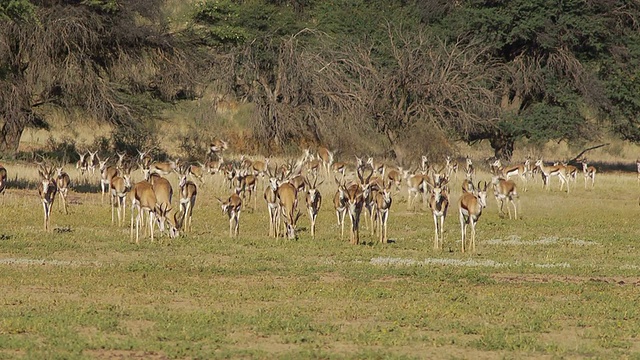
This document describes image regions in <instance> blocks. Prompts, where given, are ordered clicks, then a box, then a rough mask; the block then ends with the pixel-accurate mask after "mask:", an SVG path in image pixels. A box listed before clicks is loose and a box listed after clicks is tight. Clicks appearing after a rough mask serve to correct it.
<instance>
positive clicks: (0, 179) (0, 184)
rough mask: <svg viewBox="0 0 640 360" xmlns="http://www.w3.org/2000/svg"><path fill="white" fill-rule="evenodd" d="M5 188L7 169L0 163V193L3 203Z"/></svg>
mask: <svg viewBox="0 0 640 360" xmlns="http://www.w3.org/2000/svg"><path fill="white" fill-rule="evenodd" d="M6 189H7V169H5V168H4V166H2V164H0V194H2V203H3V204H4V192H5V190H6Z"/></svg>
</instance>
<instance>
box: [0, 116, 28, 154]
mask: <svg viewBox="0 0 640 360" xmlns="http://www.w3.org/2000/svg"><path fill="white" fill-rule="evenodd" d="M24 127H25V124H24V122H23V121H21V118H20V117H16V116H9V117H7V118H5V123H4V125H3V126H2V129H1V130H0V153H8V152H10V153H15V152H16V151H18V145H20V138H21V137H22V132H23V131H24Z"/></svg>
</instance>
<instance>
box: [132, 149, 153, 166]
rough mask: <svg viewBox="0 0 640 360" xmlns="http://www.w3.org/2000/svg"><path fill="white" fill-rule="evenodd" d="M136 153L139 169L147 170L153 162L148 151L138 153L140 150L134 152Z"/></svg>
mask: <svg viewBox="0 0 640 360" xmlns="http://www.w3.org/2000/svg"><path fill="white" fill-rule="evenodd" d="M136 151H137V152H138V159H139V160H138V162H139V163H140V167H141V168H142V169H148V168H149V166H150V165H151V162H152V161H153V158H151V155H149V150H147V151H140V150H136Z"/></svg>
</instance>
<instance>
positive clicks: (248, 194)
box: [237, 170, 258, 210]
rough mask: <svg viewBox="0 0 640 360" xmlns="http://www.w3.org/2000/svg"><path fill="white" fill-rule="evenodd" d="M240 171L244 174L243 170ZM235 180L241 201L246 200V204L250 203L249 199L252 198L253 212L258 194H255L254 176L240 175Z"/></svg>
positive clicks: (255, 182)
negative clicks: (239, 190)
mask: <svg viewBox="0 0 640 360" xmlns="http://www.w3.org/2000/svg"><path fill="white" fill-rule="evenodd" d="M242 171H243V172H244V171H245V170H242ZM237 180H238V187H239V188H240V189H241V193H242V198H243V200H247V198H248V199H249V201H248V202H251V198H252V197H253V210H255V209H256V206H257V203H258V194H257V193H256V184H257V179H256V176H255V175H253V174H242V175H238V178H237Z"/></svg>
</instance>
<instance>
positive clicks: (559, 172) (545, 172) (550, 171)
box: [536, 159, 569, 194]
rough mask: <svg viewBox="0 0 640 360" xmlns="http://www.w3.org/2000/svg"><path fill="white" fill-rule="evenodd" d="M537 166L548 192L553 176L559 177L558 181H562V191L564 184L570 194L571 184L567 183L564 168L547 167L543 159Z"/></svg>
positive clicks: (539, 160)
mask: <svg viewBox="0 0 640 360" xmlns="http://www.w3.org/2000/svg"><path fill="white" fill-rule="evenodd" d="M536 166H537V167H538V168H539V169H540V173H541V174H542V182H543V186H545V187H546V188H547V190H549V182H550V178H551V176H557V177H558V179H560V191H562V188H563V186H564V184H567V194H568V193H569V182H568V181H567V177H566V174H565V168H564V166H559V165H556V166H545V165H544V163H543V162H542V159H538V161H536Z"/></svg>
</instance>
